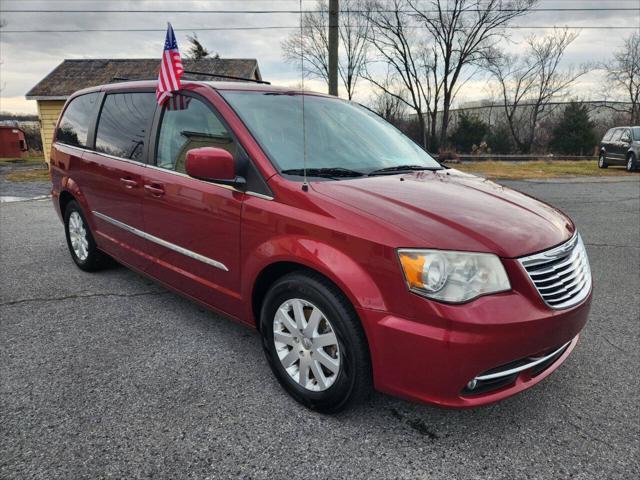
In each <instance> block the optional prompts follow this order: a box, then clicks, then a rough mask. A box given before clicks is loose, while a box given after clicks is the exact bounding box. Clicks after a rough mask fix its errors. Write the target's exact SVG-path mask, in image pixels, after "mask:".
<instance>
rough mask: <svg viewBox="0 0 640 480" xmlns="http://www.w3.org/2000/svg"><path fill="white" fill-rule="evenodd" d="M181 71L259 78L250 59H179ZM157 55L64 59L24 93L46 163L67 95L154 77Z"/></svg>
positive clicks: (255, 64)
mask: <svg viewBox="0 0 640 480" xmlns="http://www.w3.org/2000/svg"><path fill="white" fill-rule="evenodd" d="M183 65H184V68H185V70H192V71H197V72H204V73H207V74H219V75H226V76H233V77H241V78H251V79H255V80H261V79H262V76H261V75H260V69H259V68H258V61H257V60H256V59H253V58H204V59H200V60H188V59H185V60H183ZM159 67H160V59H159V58H136V59H78V60H64V61H63V62H62V63H61V64H60V65H58V66H57V67H56V68H55V69H54V70H53V71H52V72H51V73H49V75H47V76H46V77H44V78H43V79H42V80H41V81H40V82H39V83H38V84H37V85H36V86H35V87H33V88H32V89H31V90H29V92H27V94H26V98H27V100H35V101H36V102H37V104H38V117H39V118H40V123H41V130H40V132H41V135H42V147H43V151H44V155H45V159H46V160H47V162H48V161H49V152H50V150H51V141H52V138H53V132H54V129H55V125H56V122H57V120H58V116H59V115H60V111H61V110H62V107H63V106H64V103H65V101H66V100H67V98H68V97H69V96H70V95H71V94H72V93H74V92H76V91H77V90H81V89H83V88H87V87H92V86H95V85H102V84H105V83H111V82H118V81H124V80H150V79H155V78H158V69H159ZM183 78H184V79H191V80H227V79H226V78H215V77H210V76H209V75H206V76H203V75H193V74H185V76H184V77H183Z"/></svg>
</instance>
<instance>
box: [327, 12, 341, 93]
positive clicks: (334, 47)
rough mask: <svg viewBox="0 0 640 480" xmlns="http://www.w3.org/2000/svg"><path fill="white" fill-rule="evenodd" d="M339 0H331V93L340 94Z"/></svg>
mask: <svg viewBox="0 0 640 480" xmlns="http://www.w3.org/2000/svg"><path fill="white" fill-rule="evenodd" d="M339 15H340V6H339V5H338V0H329V95H335V96H336V97H337V96H338V21H339V18H338V16H339Z"/></svg>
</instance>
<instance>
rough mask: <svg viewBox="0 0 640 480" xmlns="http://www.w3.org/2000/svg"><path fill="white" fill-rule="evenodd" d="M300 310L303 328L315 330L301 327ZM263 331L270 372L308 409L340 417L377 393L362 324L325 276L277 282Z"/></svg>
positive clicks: (267, 302)
mask: <svg viewBox="0 0 640 480" xmlns="http://www.w3.org/2000/svg"><path fill="white" fill-rule="evenodd" d="M295 311H297V312H298V314H299V315H300V318H303V321H302V322H303V323H302V325H303V327H304V326H305V324H306V326H309V325H311V326H310V327H309V328H310V329H312V330H313V331H308V329H301V328H300V324H299V323H297V322H298V320H297V319H296V314H295ZM284 315H286V317H285V316H284ZM287 317H288V319H287ZM287 326H288V328H287ZM260 332H261V334H262V345H263V348H264V351H265V354H266V357H267V361H268V362H269V366H270V367H271V370H272V371H273V373H274V375H275V376H276V378H277V379H278V381H279V382H280V384H281V385H282V387H283V388H284V389H285V390H286V391H287V393H289V394H290V395H291V396H292V397H293V398H294V399H295V400H297V401H298V402H300V403H301V404H303V405H304V406H306V407H308V408H310V409H312V410H316V411H319V412H322V413H336V412H339V411H341V410H344V409H346V408H348V407H350V406H353V405H356V404H358V403H360V402H361V401H362V400H364V399H365V398H367V397H368V396H369V395H370V393H371V391H372V390H373V387H372V385H373V382H372V374H371V360H370V356H369V348H368V344H367V340H366V338H365V334H364V331H363V329H362V325H361V324H360V320H359V318H358V316H357V314H356V312H355V310H354V309H353V307H352V305H351V304H350V302H349V301H348V300H347V298H346V297H345V296H344V294H343V293H342V292H341V291H340V290H339V289H338V288H337V287H336V286H335V285H334V284H333V283H331V282H329V281H328V280H327V279H326V278H324V277H323V276H321V275H318V274H315V273H313V272H309V273H307V272H294V273H291V274H288V275H285V276H284V277H282V278H280V279H279V280H277V281H276V282H275V284H274V285H273V286H272V287H271V289H270V290H269V291H268V292H267V295H266V296H265V299H264V302H263V304H262V309H261V313H260ZM332 334H333V337H332V336H331V335H332ZM323 345H324V346H323ZM314 354H315V356H314ZM285 364H286V365H289V366H288V369H287V368H285ZM301 366H302V367H303V368H304V367H305V366H306V368H304V370H305V371H306V375H305V374H302V375H301ZM329 367H331V368H329ZM296 371H297V372H296Z"/></svg>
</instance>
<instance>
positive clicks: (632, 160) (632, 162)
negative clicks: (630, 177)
mask: <svg viewBox="0 0 640 480" xmlns="http://www.w3.org/2000/svg"><path fill="white" fill-rule="evenodd" d="M636 168H638V163H637V161H636V156H635V155H634V154H633V153H631V154H630V155H629V157H627V172H633V171H634V170H635V169H636Z"/></svg>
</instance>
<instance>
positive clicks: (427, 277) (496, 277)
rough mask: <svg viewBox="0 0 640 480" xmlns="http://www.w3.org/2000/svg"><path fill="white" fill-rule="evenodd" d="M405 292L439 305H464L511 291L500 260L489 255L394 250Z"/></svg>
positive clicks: (442, 251)
mask: <svg viewBox="0 0 640 480" xmlns="http://www.w3.org/2000/svg"><path fill="white" fill-rule="evenodd" d="M398 256H399V257H400V264H401V265H402V270H403V271H404V277H405V279H406V280H407V285H408V286H409V289H410V290H411V291H413V292H415V293H419V294H420V295H423V296H425V297H428V298H432V299H434V300H441V301H443V302H451V303H461V302H468V301H469V300H472V299H474V298H476V297H479V296H480V295H486V294H488V293H497V292H504V291H506V290H511V284H510V283H509V277H507V272H505V270H504V266H503V265H502V262H501V261H500V259H499V258H498V257H497V256H496V255H493V254H491V253H470V252H451V251H444V250H413V249H402V250H398Z"/></svg>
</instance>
